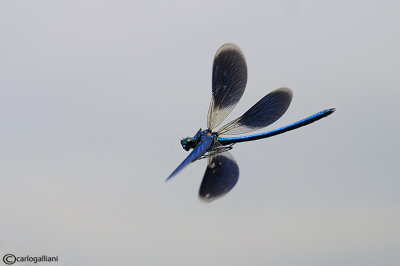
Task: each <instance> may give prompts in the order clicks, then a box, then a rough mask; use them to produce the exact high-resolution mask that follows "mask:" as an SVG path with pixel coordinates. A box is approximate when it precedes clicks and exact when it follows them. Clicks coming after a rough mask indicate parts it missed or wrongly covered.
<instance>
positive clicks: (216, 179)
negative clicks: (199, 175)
mask: <svg viewBox="0 0 400 266" xmlns="http://www.w3.org/2000/svg"><path fill="white" fill-rule="evenodd" d="M246 83H247V66H246V62H245V59H244V56H243V54H242V52H241V51H240V49H239V47H237V46H236V45H234V44H231V43H228V44H224V45H222V46H221V47H220V48H219V49H218V51H217V53H216V54H215V58H214V64H213V72H212V98H211V103H210V107H209V109H208V116H207V129H206V130H202V129H200V130H199V131H198V132H197V133H196V135H194V137H188V138H184V139H182V140H181V145H182V147H183V149H185V150H187V151H189V150H190V149H193V151H192V152H191V153H190V154H189V156H188V157H186V159H185V160H184V161H183V162H182V163H181V164H180V165H179V166H178V167H177V168H176V169H175V170H174V171H173V172H172V174H171V175H170V176H169V177H168V178H167V180H169V179H170V178H172V177H173V176H175V175H176V174H177V173H178V172H179V171H181V170H182V169H183V168H184V167H186V166H187V165H188V164H190V163H192V162H194V161H196V160H199V159H202V158H208V165H207V169H206V172H205V174H204V177H203V181H202V182H201V185H200V191H199V196H200V198H201V199H204V200H207V201H210V200H213V199H215V198H217V197H220V196H223V195H224V194H226V193H227V192H229V191H230V190H231V189H232V188H233V187H234V186H235V185H236V183H237V181H238V178H239V167H238V165H237V163H236V161H235V160H234V159H233V157H232V155H231V154H230V153H229V150H230V149H232V145H234V144H235V143H239V142H245V141H252V140H257V139H264V138H268V137H272V136H275V135H278V134H281V133H284V132H287V131H290V130H293V129H296V128H299V127H302V126H305V125H308V124H310V123H313V122H315V121H317V120H319V119H321V118H323V117H326V116H328V115H330V114H332V113H333V112H334V111H335V109H334V108H331V109H326V110H324V111H321V112H318V113H316V114H314V115H312V116H310V117H307V118H305V119H302V120H300V121H297V122H295V123H292V124H290V125H287V126H285V127H282V128H278V129H275V130H272V131H268V132H263V133H259V134H253V135H246V136H239V137H222V136H223V135H237V134H244V133H248V132H251V131H255V130H258V129H261V128H263V127H266V126H268V125H270V124H272V123H274V122H275V121H276V120H278V119H279V118H280V117H281V116H282V115H283V114H284V113H285V112H286V110H287V109H288V107H289V105H290V102H291V100H292V91H291V90H290V89H288V88H279V89H277V90H274V91H272V92H270V93H269V94H267V95H266V96H265V97H264V98H262V99H261V100H260V101H259V102H257V103H256V104H255V105H254V106H253V107H251V108H250V109H249V110H248V111H247V112H245V113H244V114H243V115H242V116H241V117H239V118H237V119H235V120H233V121H231V122H230V123H228V124H226V125H225V126H223V127H221V128H220V129H219V130H218V131H214V129H215V128H216V127H218V126H219V125H220V124H221V122H222V121H223V120H224V119H225V118H226V117H227V116H228V114H229V113H230V112H231V111H232V109H233V108H234V107H235V106H236V104H237V103H238V102H239V100H240V98H241V97H242V95H243V92H244V90H245V88H246Z"/></svg>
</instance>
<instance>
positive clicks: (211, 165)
mask: <svg viewBox="0 0 400 266" xmlns="http://www.w3.org/2000/svg"><path fill="white" fill-rule="evenodd" d="M238 179H239V166H238V165H237V163H236V161H235V160H234V159H233V157H232V155H231V154H230V153H229V152H223V153H218V154H216V155H213V156H210V157H209V158H208V165H207V169H206V172H205V173H204V177H203V181H202V182H201V185H200V191H199V196H200V198H201V199H203V200H205V201H212V200H214V199H216V198H218V197H221V196H223V195H225V194H226V193H228V192H229V191H230V190H231V189H232V188H233V187H234V186H235V185H236V183H237V181H238Z"/></svg>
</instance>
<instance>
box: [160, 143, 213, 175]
mask: <svg viewBox="0 0 400 266" xmlns="http://www.w3.org/2000/svg"><path fill="white" fill-rule="evenodd" d="M212 140H213V138H211V137H209V136H203V138H202V139H201V141H200V142H199V144H197V146H196V148H194V149H193V151H192V152H191V153H190V154H189V155H188V157H186V159H185V160H184V161H183V162H182V163H181V164H180V165H179V166H178V167H177V168H176V169H175V170H174V171H173V172H172V174H170V175H169V177H168V178H167V180H165V181H168V180H169V179H171V178H172V177H173V176H174V175H176V174H177V173H178V172H179V171H181V170H182V169H183V168H185V167H186V166H187V165H188V164H190V163H192V162H194V161H196V160H197V159H199V158H200V157H201V156H202V155H204V154H205V153H206V152H207V150H208V148H209V147H210V146H211V143H212Z"/></svg>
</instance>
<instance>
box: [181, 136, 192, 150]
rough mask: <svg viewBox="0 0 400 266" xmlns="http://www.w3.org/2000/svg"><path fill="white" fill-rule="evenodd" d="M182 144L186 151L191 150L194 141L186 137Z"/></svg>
mask: <svg viewBox="0 0 400 266" xmlns="http://www.w3.org/2000/svg"><path fill="white" fill-rule="evenodd" d="M181 145H182V148H183V149H184V150H186V151H188V150H190V149H191V148H194V141H193V139H192V138H189V137H188V138H184V139H182V140H181Z"/></svg>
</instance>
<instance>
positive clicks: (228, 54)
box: [207, 43, 247, 130]
mask: <svg viewBox="0 0 400 266" xmlns="http://www.w3.org/2000/svg"><path fill="white" fill-rule="evenodd" d="M246 83H247V66H246V61H245V59H244V56H243V54H242V52H241V51H240V49H239V47H237V46H236V45H234V44H231V43H227V44H224V45H222V46H221V47H220V48H219V49H218V51H217V53H216V54H215V58H214V64H213V73H212V98H211V103H210V108H209V109H208V116H207V126H208V128H209V129H210V130H213V129H214V128H215V127H217V126H218V125H219V124H221V122H222V121H223V120H224V119H225V117H226V116H227V115H228V114H229V113H230V112H231V111H232V109H233V108H234V107H235V106H236V104H237V103H238V102H239V100H240V98H241V97H242V95H243V93H244V89H245V88H246Z"/></svg>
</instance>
